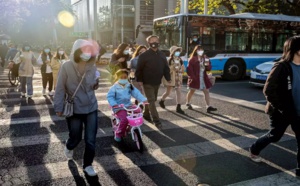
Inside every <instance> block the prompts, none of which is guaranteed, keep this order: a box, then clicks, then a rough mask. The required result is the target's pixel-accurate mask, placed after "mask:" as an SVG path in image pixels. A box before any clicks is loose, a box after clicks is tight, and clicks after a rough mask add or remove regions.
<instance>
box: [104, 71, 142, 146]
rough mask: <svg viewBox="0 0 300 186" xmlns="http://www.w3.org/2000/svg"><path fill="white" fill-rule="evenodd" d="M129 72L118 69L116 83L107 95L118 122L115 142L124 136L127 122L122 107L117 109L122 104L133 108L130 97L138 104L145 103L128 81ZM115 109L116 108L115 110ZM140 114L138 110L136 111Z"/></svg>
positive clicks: (125, 112) (125, 113)
mask: <svg viewBox="0 0 300 186" xmlns="http://www.w3.org/2000/svg"><path fill="white" fill-rule="evenodd" d="M128 74H129V72H128V71H127V70H126V69H120V70H118V71H117V72H116V83H115V84H114V85H113V86H112V87H111V88H110V89H109V91H108V93H107V100H108V103H109V105H110V106H111V107H112V109H113V112H114V113H116V115H117V116H118V118H119V120H120V124H119V127H118V130H117V131H116V132H115V137H114V139H115V141H117V142H120V141H121V138H122V137H123V136H124V135H125V132H126V128H127V124H128V120H127V111H126V110H125V109H124V108H122V107H117V106H118V105H120V104H123V105H124V107H126V108H128V107H135V106H136V105H134V104H133V103H132V102H131V97H134V98H135V99H137V100H138V101H139V102H144V103H146V102H147V98H146V97H145V96H143V95H142V94H141V92H140V91H139V90H138V89H137V88H135V87H134V86H133V85H132V84H131V83H129V81H128ZM116 107H117V108H116ZM137 111H138V112H141V110H140V109H138V110H137Z"/></svg>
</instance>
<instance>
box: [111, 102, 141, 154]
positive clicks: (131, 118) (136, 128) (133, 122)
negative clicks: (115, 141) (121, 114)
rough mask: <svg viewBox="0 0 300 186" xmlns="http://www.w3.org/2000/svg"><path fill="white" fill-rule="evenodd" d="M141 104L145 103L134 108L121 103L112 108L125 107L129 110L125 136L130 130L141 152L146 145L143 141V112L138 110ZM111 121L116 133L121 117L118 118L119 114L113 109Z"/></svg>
mask: <svg viewBox="0 0 300 186" xmlns="http://www.w3.org/2000/svg"><path fill="white" fill-rule="evenodd" d="M141 105H143V103H139V104H138V105H137V106H135V107H132V108H126V107H125V106H124V105H123V104H121V105H117V106H114V107H112V108H123V109H125V110H126V111H127V113H128V115H127V119H128V124H127V128H126V133H125V136H126V135H127V134H129V132H130V134H131V138H132V140H133V141H134V142H135V143H136V146H137V149H138V150H139V151H140V152H143V150H144V145H143V141H142V136H143V133H142V130H141V128H140V127H141V126H142V125H143V124H144V119H143V113H142V112H139V113H137V112H136V111H137V110H138V109H140V106H141ZM111 123H112V129H113V132H114V133H115V132H116V131H117V130H118V128H119V124H120V119H119V118H118V116H117V114H115V113H114V112H113V111H112V116H111Z"/></svg>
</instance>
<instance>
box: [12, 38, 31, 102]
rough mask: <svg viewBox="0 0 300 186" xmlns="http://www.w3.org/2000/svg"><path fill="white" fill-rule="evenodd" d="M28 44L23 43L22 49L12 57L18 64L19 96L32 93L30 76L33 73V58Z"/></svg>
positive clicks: (29, 95)
mask: <svg viewBox="0 0 300 186" xmlns="http://www.w3.org/2000/svg"><path fill="white" fill-rule="evenodd" d="M30 49H31V48H30V45H29V44H24V46H23V48H22V51H21V52H18V53H17V54H16V56H15V58H14V60H13V61H14V62H15V63H17V64H18V63H20V65H19V79H20V83H21V96H22V97H25V95H26V93H27V97H28V98H31V97H32V95H33V87H32V77H33V74H34V70H33V65H32V63H33V61H34V60H35V57H34V54H33V52H32V51H31V50H30Z"/></svg>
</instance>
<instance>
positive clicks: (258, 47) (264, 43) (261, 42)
mask: <svg viewBox="0 0 300 186" xmlns="http://www.w3.org/2000/svg"><path fill="white" fill-rule="evenodd" d="M272 40H273V37H272V34H268V33H252V47H251V50H252V51H253V52H256V51H257V52H262V51H265V52H268V51H272Z"/></svg>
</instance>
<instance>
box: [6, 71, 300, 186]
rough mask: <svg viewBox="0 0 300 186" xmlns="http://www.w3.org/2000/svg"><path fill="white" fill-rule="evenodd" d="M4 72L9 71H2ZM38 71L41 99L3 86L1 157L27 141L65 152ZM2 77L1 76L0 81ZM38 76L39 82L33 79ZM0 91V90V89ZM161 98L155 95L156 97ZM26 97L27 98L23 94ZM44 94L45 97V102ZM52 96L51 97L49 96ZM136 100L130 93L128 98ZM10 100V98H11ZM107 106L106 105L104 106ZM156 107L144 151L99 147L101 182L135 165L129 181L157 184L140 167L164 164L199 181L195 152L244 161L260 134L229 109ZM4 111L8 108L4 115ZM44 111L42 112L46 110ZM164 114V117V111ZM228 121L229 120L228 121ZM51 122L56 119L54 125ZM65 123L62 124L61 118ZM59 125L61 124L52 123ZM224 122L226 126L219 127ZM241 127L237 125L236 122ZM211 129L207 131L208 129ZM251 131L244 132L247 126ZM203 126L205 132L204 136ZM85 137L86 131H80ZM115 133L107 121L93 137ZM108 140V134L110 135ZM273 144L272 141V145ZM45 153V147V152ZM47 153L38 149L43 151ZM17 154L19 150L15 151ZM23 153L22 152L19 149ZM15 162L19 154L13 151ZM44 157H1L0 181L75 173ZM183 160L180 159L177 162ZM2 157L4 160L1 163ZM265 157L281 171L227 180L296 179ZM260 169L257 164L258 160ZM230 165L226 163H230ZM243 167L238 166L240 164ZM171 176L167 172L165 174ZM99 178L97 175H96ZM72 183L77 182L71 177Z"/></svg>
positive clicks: (185, 179)
mask: <svg viewBox="0 0 300 186" xmlns="http://www.w3.org/2000/svg"><path fill="white" fill-rule="evenodd" d="M5 72H7V71H5ZM6 78H7V76H6V75H4V74H2V75H0V85H1V86H2V87H4V85H6V84H7V83H8V82H7V81H6ZM39 78H40V74H39V73H38V74H37V75H36V76H35V78H34V82H35V83H34V90H35V92H34V97H33V100H34V101H35V102H38V103H39V104H35V105H22V104H15V103H14V102H21V101H22V100H23V101H24V99H22V98H19V97H18V96H20V93H19V92H18V91H17V88H16V87H13V88H12V87H10V86H9V85H8V84H7V86H6V87H4V88H1V89H2V90H5V91H6V92H4V93H2V94H5V95H6V97H5V98H4V97H1V99H0V113H2V114H0V119H1V120H0V132H1V134H3V135H4V136H0V155H1V153H3V158H4V159H12V157H11V156H17V155H15V153H16V152H15V151H14V149H21V148H26V147H28V148H29V147H30V148H31V149H35V148H36V149H38V148H41V147H44V146H49V147H48V148H49V149H56V150H57V152H51V153H56V154H57V156H58V157H61V156H63V151H62V150H63V148H64V141H65V140H66V139H67V138H68V131H66V130H60V131H59V132H55V130H53V131H52V130H50V128H51V126H54V125H55V123H57V122H63V121H65V118H63V117H57V116H56V115H54V114H52V115H51V114H50V110H53V105H52V103H53V101H52V99H53V98H51V97H49V96H47V97H44V96H42V95H41V94H42V92H41V90H42V86H41V81H40V80H41V79H39ZM1 79H3V80H5V81H1ZM36 82H38V83H36ZM109 85H110V83H109V82H108V80H107V79H102V82H101V84H100V86H103V88H102V89H101V88H100V89H101V90H99V91H97V92H96V96H97V98H98V105H99V109H100V112H98V117H99V118H100V119H99V123H101V119H103V118H109V117H110V115H111V111H110V110H109V106H108V102H107V100H106V92H107V91H108V89H109ZM0 96H1V93H0ZM158 99H159V98H158ZM167 99H168V100H169V101H174V98H173V97H168V98H167ZM25 100H26V99H25ZM46 100H47V102H46ZM49 101H50V102H49ZM132 101H134V99H132ZM12 103H14V104H12ZM193 107H194V109H195V110H200V109H203V108H202V107H200V106H196V105H195V106H193ZM104 108H105V109H104ZM157 110H158V112H159V113H167V115H168V118H171V119H168V120H167V121H166V122H163V130H158V129H157V128H156V127H155V126H154V125H153V124H151V123H149V122H147V121H145V124H144V125H143V126H142V130H143V133H144V135H143V140H144V142H145V145H146V146H147V150H146V152H144V153H143V154H140V153H138V152H135V151H129V152H122V151H121V150H120V149H119V148H118V147H116V146H113V145H109V146H105V147H104V149H103V150H111V151H112V152H111V153H110V154H105V153H104V154H103V155H99V156H96V157H95V160H94V163H93V166H94V168H95V169H96V171H97V172H98V175H99V174H101V175H104V176H105V179H106V182H105V183H104V185H118V183H117V182H116V180H114V179H113V177H111V176H110V173H108V172H112V171H119V170H123V171H124V172H126V171H127V170H128V171H129V170H135V171H138V172H139V174H140V175H139V176H141V179H140V180H139V179H138V180H139V183H131V184H133V185H136V184H138V185H141V184H146V185H159V184H157V182H155V181H154V180H155V179H156V178H153V177H152V176H151V175H150V174H148V173H147V172H146V171H144V170H143V169H144V168H145V167H150V166H158V165H162V164H163V165H164V166H165V167H166V168H167V169H168V170H171V172H172V174H173V176H174V177H178V178H180V180H181V181H182V184H183V185H197V184H199V183H201V182H202V181H201V180H202V178H201V177H199V175H198V173H197V172H193V171H192V169H193V167H195V166H199V165H196V164H199V163H200V162H197V161H198V159H199V158H203V159H206V158H209V157H211V156H215V155H219V154H223V153H235V154H237V155H239V156H240V157H242V158H244V159H245V160H243V161H244V162H245V163H248V164H250V163H252V162H251V161H250V160H249V159H248V158H247V156H248V148H249V146H250V145H251V144H252V143H253V142H254V141H255V139H257V138H258V137H259V136H261V135H263V134H264V132H262V131H256V132H255V131H254V129H253V127H251V126H247V125H245V126H242V125H243V124H242V121H241V119H240V118H239V117H237V116H231V115H226V114H224V115H218V114H216V115H213V114H208V115H206V114H197V115H196V117H191V116H189V115H180V116H178V115H176V114H174V113H175V112H174V111H175V110H176V105H173V106H167V110H166V109H162V108H160V107H157ZM32 111H34V112H35V113H38V114H39V116H38V117H37V116H35V115H32V114H30V113H31V112H32ZM26 112H28V116H25V115H24V116H23V115H22V117H20V116H19V117H15V116H14V114H16V113H26ZM3 113H8V114H11V115H10V116H9V115H5V114H3ZM45 113H46V114H45ZM162 118H163V117H162ZM229 123H232V124H233V125H232V126H230V124H229ZM36 124H39V125H40V126H39V127H40V128H43V129H44V132H43V133H39V134H31V133H30V135H26V132H25V131H21V132H20V134H19V135H16V136H14V135H13V134H6V133H5V130H7V131H6V132H7V133H9V132H10V130H12V131H15V132H16V131H19V130H20V129H21V128H22V129H24V130H30V129H31V127H34V126H35V125H36ZM53 124H54V125H53ZM56 125H58V124H56ZM63 125H66V124H63ZM56 127H57V128H59V126H56ZM221 127H225V128H226V129H222V128H221ZM239 127H240V128H239ZM232 128H239V130H237V131H240V134H236V135H229V136H227V137H223V135H224V136H226V134H229V133H230V132H231V131H230V129H232ZM179 129H186V130H188V131H189V134H190V135H191V136H186V138H189V137H191V138H192V136H193V137H197V138H199V140H200V139H202V141H193V142H188V143H184V142H180V141H178V139H176V137H174V136H173V135H170V134H169V132H175V131H176V135H180V133H181V132H178V131H180V130H179ZM210 129H213V130H211V131H210V132H205V131H209V130H210ZM251 130H252V133H247V131H251ZM199 131H202V132H203V133H206V134H207V138H205V136H204V135H203V133H199ZM154 134H158V135H159V136H160V137H161V138H164V139H165V140H167V141H169V142H170V144H168V145H166V144H160V140H159V139H155V138H154V137H153V136H152V135H154ZM83 138H84V137H83ZM106 138H109V139H112V138H113V133H112V129H111V127H110V126H105V127H103V126H100V127H99V128H98V132H97V140H98V141H100V142H99V143H101V141H102V140H104V139H106ZM294 138H295V137H294V135H291V134H289V133H285V135H284V136H283V138H282V139H281V142H290V141H292V140H294ZM111 141H112V140H111ZM273 146H274V147H276V145H273ZM278 148H280V149H282V150H284V151H286V152H288V153H290V154H293V155H295V151H293V150H290V149H289V148H286V147H282V146H278ZM48 153H49V152H48ZM43 155H45V154H42V156H43ZM19 156H20V155H19ZM21 156H22V157H23V156H24V157H25V155H21ZM14 159H15V160H16V161H17V162H18V161H19V160H18V158H17V157H14ZM42 159H44V160H43V161H42V162H38V163H37V164H30V163H29V164H27V163H24V162H21V163H16V164H15V165H11V166H10V165H6V164H4V161H2V160H0V185H5V184H7V185H18V184H33V183H39V182H42V181H51V180H59V179H67V178H70V177H73V176H74V173H73V172H72V170H71V169H70V167H69V166H70V162H69V161H66V159H59V160H53V159H50V158H49V157H48V156H44V157H42ZM180 162H181V163H180ZM182 162H189V163H191V165H189V166H191V167H190V168H186V167H185V165H182ZM1 163H3V165H2V164H1ZM74 163H75V164H76V166H77V167H81V163H82V159H76V161H75V162H74ZM263 163H264V164H266V165H268V166H270V167H273V168H276V169H279V170H281V172H280V173H275V174H271V175H268V174H265V175H263V176H261V177H258V178H249V179H248V180H243V181H238V182H236V183H232V184H229V185H232V186H239V185H249V186H250V185H299V184H300V180H298V179H297V178H295V176H294V173H293V171H294V170H286V169H284V168H282V167H280V166H279V165H274V164H273V163H272V162H269V161H268V160H267V159H263ZM257 168H258V169H259V166H257ZM229 169H230V167H229ZM241 171H242V170H241ZM78 175H79V176H83V172H82V170H81V169H79V173H78ZM128 179H133V180H134V179H136V178H132V175H131V174H129V173H128ZM165 179H170V178H165ZM99 180H100V181H101V178H99ZM73 184H75V182H73Z"/></svg>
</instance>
